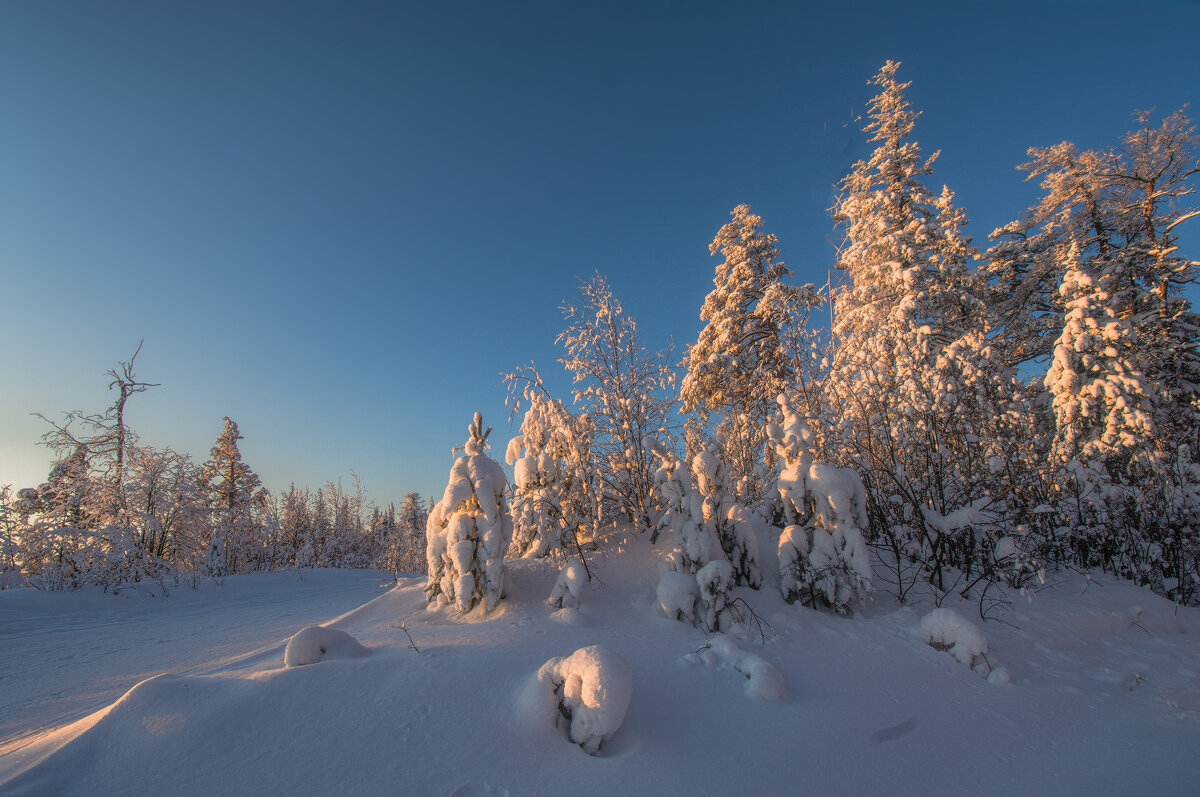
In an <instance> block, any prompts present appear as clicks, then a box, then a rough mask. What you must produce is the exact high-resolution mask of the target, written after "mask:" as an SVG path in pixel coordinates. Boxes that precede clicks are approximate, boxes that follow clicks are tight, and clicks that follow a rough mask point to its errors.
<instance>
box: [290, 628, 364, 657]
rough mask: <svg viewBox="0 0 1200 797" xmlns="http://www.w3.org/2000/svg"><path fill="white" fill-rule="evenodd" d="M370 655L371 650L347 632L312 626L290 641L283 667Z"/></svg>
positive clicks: (297, 633)
mask: <svg viewBox="0 0 1200 797" xmlns="http://www.w3.org/2000/svg"><path fill="white" fill-rule="evenodd" d="M368 653H370V650H368V649H367V648H366V647H365V646H363V644H362V643H360V642H359V641H358V640H357V639H355V638H354V637H352V636H350V635H349V634H347V633H346V632H345V631H339V630H338V629H336V628H326V627H325V626H323V625H310V626H309V627H308V628H304V629H301V630H300V631H297V632H296V634H295V635H293V636H292V638H291V639H289V640H288V643H287V647H286V648H284V650H283V666H284V667H302V666H304V665H305V664H316V663H317V662H318V661H322V660H324V659H352V658H356V657H358V656H365V655H367V654H368Z"/></svg>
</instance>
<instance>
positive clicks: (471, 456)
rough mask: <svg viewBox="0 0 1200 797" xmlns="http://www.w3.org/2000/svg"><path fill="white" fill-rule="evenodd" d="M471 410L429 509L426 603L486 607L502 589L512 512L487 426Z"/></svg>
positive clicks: (490, 605) (460, 608) (498, 596)
mask: <svg viewBox="0 0 1200 797" xmlns="http://www.w3.org/2000/svg"><path fill="white" fill-rule="evenodd" d="M482 424H483V418H482V416H481V415H480V414H479V413H478V412H477V413H475V419H474V421H473V422H472V423H471V425H470V426H469V427H468V431H469V436H468V438H467V441H466V443H465V444H464V445H463V450H464V453H463V455H462V456H460V457H458V459H457V460H455V462H454V466H453V467H452V468H451V469H450V478H449V480H448V482H447V484H446V491H445V493H443V495H442V500H441V501H439V502H438V503H437V504H436V505H435V506H434V507H433V510H432V511H431V512H430V513H429V521H428V526H427V529H426V549H425V558H426V565H427V567H428V571H429V578H428V581H427V582H426V584H425V594H426V595H427V596H428V600H429V602H430V604H433V603H437V604H453V605H454V606H455V607H456V608H457V609H458V610H459V611H461V612H467V611H470V610H471V609H472V608H474V607H475V606H476V605H477V604H479V603H481V602H482V603H484V604H485V606H486V608H487V611H491V610H492V609H493V608H494V607H495V606H496V603H497V602H498V601H499V600H500V598H501V597H503V595H504V553H505V551H507V550H508V545H509V540H510V538H511V536H512V518H511V516H510V515H509V513H508V504H507V502H506V501H505V499H504V492H505V489H506V487H507V479H505V477H504V471H503V469H501V467H500V464H499V463H498V462H496V461H495V460H494V459H492V458H491V457H489V456H488V455H487V454H485V453H484V451H485V450H486V449H487V437H488V434H490V433H491V431H492V430H491V427H488V429H487V431H484V430H483V427H482Z"/></svg>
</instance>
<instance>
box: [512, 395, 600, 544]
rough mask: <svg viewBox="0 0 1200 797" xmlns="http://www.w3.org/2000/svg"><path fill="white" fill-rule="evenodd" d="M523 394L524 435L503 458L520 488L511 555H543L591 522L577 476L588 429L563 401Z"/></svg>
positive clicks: (514, 508)
mask: <svg viewBox="0 0 1200 797" xmlns="http://www.w3.org/2000/svg"><path fill="white" fill-rule="evenodd" d="M524 395H525V399H526V400H527V401H528V403H529V409H528V410H526V412H525V419H524V420H523V421H522V422H521V434H519V435H517V436H516V437H514V438H512V439H511V440H510V441H509V443H508V448H507V450H506V452H505V456H504V458H505V461H506V462H507V463H508V464H509V465H512V466H513V484H514V486H515V487H516V490H515V494H514V496H513V510H512V512H513V541H512V548H513V550H512V554H513V555H514V556H532V557H541V556H546V555H547V554H549V553H551V552H552V551H554V550H556V549H558V548H561V547H563V545H564V543H565V540H564V539H563V536H564V535H565V534H569V533H570V531H571V530H573V529H575V528H576V527H577V525H578V523H579V522H580V521H582V520H585V519H586V514H587V510H586V507H585V506H583V505H582V504H583V501H585V500H586V495H585V494H584V490H583V489H582V488H583V486H584V482H585V479H584V478H583V476H582V474H580V473H579V472H578V470H579V459H580V457H579V456H578V450H579V443H580V440H579V438H580V437H581V436H583V434H584V430H583V429H582V428H581V426H582V425H581V418H580V417H578V416H575V415H572V414H571V413H569V412H567V410H566V409H565V408H564V407H563V405H562V403H561V402H560V401H558V400H556V399H551V398H549V397H547V396H545V395H543V394H542V393H540V392H538V391H536V390H532V389H531V390H527V391H526V392H525V394H524ZM522 452H524V453H522ZM580 515H583V516H584V517H580Z"/></svg>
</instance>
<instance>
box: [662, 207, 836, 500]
mask: <svg viewBox="0 0 1200 797" xmlns="http://www.w3.org/2000/svg"><path fill="white" fill-rule="evenodd" d="M732 217H733V218H732V220H731V221H730V222H729V223H728V224H726V225H724V226H723V227H722V228H721V229H720V230H719V231H718V232H717V235H716V237H715V238H713V241H712V243H711V244H709V247H708V249H709V253H710V254H713V255H715V254H717V253H718V252H719V253H720V254H721V255H722V256H723V258H724V259H723V260H722V262H721V263H720V264H718V265H717V268H716V275H715V276H714V277H713V285H714V288H713V290H712V291H711V292H710V293H709V294H708V296H706V297H705V299H704V305H703V307H702V308H701V310H700V318H701V320H703V321H705V322H706V324H705V326H704V328H703V329H701V330H700V335H699V337H698V338H697V340H696V343H695V344H693V345H691V346H689V347H688V353H687V359H686V361H685V364H686V366H687V375H686V376H685V377H684V379H683V385H682V398H683V410H684V411H685V412H692V413H695V414H696V418H697V421H698V424H699V428H694V429H693V430H692V434H691V439H693V440H698V439H700V438H701V437H705V436H707V435H706V434H705V430H706V427H708V426H710V425H711V426H714V427H715V431H716V432H717V433H718V434H719V436H720V440H721V450H720V452H719V453H720V455H721V458H722V459H723V460H724V462H725V463H726V465H727V467H728V468H729V470H730V484H731V486H732V489H733V490H734V492H735V494H736V495H737V497H738V498H739V500H741V501H743V502H749V503H751V504H754V503H756V502H758V501H759V500H760V499H761V498H762V497H763V495H764V493H765V492H766V489H767V486H768V485H767V484H766V481H767V480H766V479H764V478H763V477H762V474H761V470H760V467H761V465H762V464H763V460H764V442H765V441H764V439H763V437H762V428H763V424H765V423H766V421H767V420H768V418H769V416H770V414H771V412H772V411H773V408H774V401H775V396H777V395H778V394H779V393H780V392H781V391H783V390H786V389H788V388H789V387H790V385H791V383H792V381H793V380H794V378H795V376H796V365H795V356H794V355H795V353H794V352H790V351H789V350H788V347H787V341H789V340H791V339H792V338H791V337H790V336H789V335H788V334H787V332H786V330H787V328H788V327H790V326H792V325H794V324H795V323H797V319H798V318H799V317H800V316H801V315H802V314H803V313H804V312H805V311H806V310H807V309H808V308H809V307H811V306H812V305H814V304H815V303H816V302H817V298H816V291H815V290H814V289H813V286H812V285H804V286H795V285H788V284H787V283H785V282H783V278H784V277H789V276H791V275H792V272H791V271H790V270H788V268H787V267H786V266H785V265H784V264H783V262H782V261H780V260H779V259H778V258H779V249H778V248H777V246H776V244H777V243H778V239H777V238H776V236H775V235H774V234H771V233H765V232H763V231H762V230H761V227H762V218H761V217H759V216H757V215H755V214H754V213H753V212H752V211H751V209H750V206H749V205H738V206H737V207H736V208H734V209H733V213H732ZM689 445H691V443H689ZM689 453H692V454H694V453H696V448H690V449H689Z"/></svg>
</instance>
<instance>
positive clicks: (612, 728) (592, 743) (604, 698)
mask: <svg viewBox="0 0 1200 797" xmlns="http://www.w3.org/2000/svg"><path fill="white" fill-rule="evenodd" d="M537 678H538V683H539V684H541V685H542V686H543V687H544V688H545V689H546V690H548V691H550V692H553V695H554V700H555V702H556V704H557V713H556V714H555V716H554V724H555V725H556V726H557V725H558V724H559V721H560V720H563V719H565V720H566V721H567V722H569V723H570V726H569V734H570V737H571V741H572V742H575V743H576V744H578V745H579V746H580V747H582V748H583V749H584V750H585V751H586V752H587V753H588V754H590V755H595V754H596V752H597V751H598V750H599V749H600V745H601V744H602V743H603V742H606V741H608V740H609V739H610V738H612V735H613V734H614V733H616V732H617V729H618V728H620V727H621V721H622V720H624V719H625V712H626V711H627V710H628V709H629V700H630V697H631V696H632V695H633V673H632V671H631V670H630V669H629V663H628V662H626V661H625V659H623V658H621V657H620V656H619V655H617V654H616V653H614V652H612V651H611V650H609V649H607V648H605V647H602V646H600V645H592V646H590V647H586V648H580V649H579V650H577V651H575V652H574V653H572V654H571V655H570V656H567V657H566V658H561V657H560V658H553V659H550V660H549V661H548V662H546V663H545V664H543V665H542V667H541V669H539V670H538V674H537Z"/></svg>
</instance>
